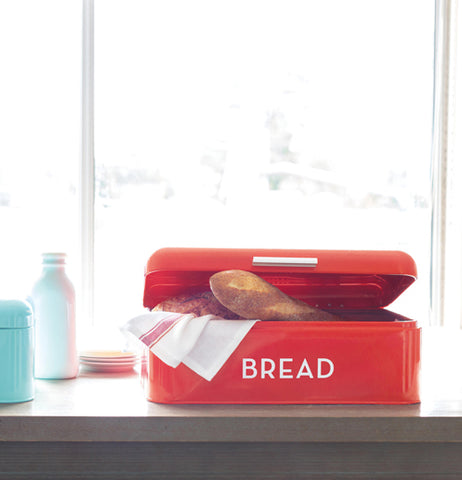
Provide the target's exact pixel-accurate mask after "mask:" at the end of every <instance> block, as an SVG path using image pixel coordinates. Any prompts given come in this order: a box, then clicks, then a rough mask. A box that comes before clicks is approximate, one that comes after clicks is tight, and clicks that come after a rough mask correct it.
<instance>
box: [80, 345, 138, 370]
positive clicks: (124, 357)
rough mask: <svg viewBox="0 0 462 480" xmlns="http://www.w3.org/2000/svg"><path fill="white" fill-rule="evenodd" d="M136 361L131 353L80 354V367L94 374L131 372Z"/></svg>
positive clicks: (90, 352)
mask: <svg viewBox="0 0 462 480" xmlns="http://www.w3.org/2000/svg"><path fill="white" fill-rule="evenodd" d="M138 360H139V359H138V356H137V355H136V354H135V353H132V352H120V351H112V350H103V351H86V352H81V353H80V363H81V365H82V366H83V367H85V368H86V369H87V370H92V371H94V372H125V371H127V370H132V369H133V367H134V366H135V365H136V364H137V363H138Z"/></svg>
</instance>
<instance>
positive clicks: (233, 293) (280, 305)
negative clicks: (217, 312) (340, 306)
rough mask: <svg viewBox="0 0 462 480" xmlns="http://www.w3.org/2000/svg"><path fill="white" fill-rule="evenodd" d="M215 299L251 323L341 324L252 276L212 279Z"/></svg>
mask: <svg viewBox="0 0 462 480" xmlns="http://www.w3.org/2000/svg"><path fill="white" fill-rule="evenodd" d="M210 288H211V290H212V292H213V295H214V296H215V298H216V299H217V300H218V301H219V302H220V303H221V304H222V305H224V306H225V307H226V308H227V309H228V310H231V311H232V312H234V313H236V314H237V315H239V316H241V317H243V318H247V319H259V320H279V321H287V320H292V321H338V320H340V318H339V317H337V316H336V315H333V314H331V313H329V312H326V311H324V310H320V309H318V308H315V307H311V306H309V305H307V304H306V303H305V302H302V301H301V300H298V299H296V298H293V297H290V296H289V295H287V294H285V293H283V292H281V290H279V289H278V288H277V287H275V286H274V285H272V284H271V283H269V282H267V281H266V280H264V279H263V278H261V277H259V276H258V275H255V274H253V273H251V272H246V271H243V270H225V271H222V272H218V273H215V274H213V275H212V276H211V277H210Z"/></svg>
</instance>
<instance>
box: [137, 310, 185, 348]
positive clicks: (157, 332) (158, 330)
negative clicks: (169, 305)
mask: <svg viewBox="0 0 462 480" xmlns="http://www.w3.org/2000/svg"><path fill="white" fill-rule="evenodd" d="M181 317H183V315H177V314H172V315H169V316H168V317H165V318H163V319H162V320H160V321H159V322H158V323H156V324H155V325H154V326H153V327H152V328H151V329H150V330H148V331H147V332H146V333H145V334H144V335H142V336H141V337H140V340H141V341H142V342H143V343H144V344H145V345H147V346H148V347H149V348H151V347H152V346H153V345H155V344H156V343H157V342H158V341H159V340H160V339H161V338H162V337H163V336H164V335H165V334H166V333H167V332H168V331H170V330H171V329H172V328H173V326H174V325H175V324H176V323H177V322H178V321H179V320H180V319H181Z"/></svg>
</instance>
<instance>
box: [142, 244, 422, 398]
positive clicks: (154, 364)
mask: <svg viewBox="0 0 462 480" xmlns="http://www.w3.org/2000/svg"><path fill="white" fill-rule="evenodd" d="M228 269H241V270H247V271H251V272H254V273H255V274H257V275H259V276H261V277H262V278H264V279H265V280H267V281H269V282H270V283H272V284H273V285H275V286H277V287H278V288H279V289H280V290H282V291H284V292H285V293H287V294H288V295H291V296H293V297H296V298H299V299H301V300H303V301H305V302H306V303H308V304H310V305H312V306H316V307H319V308H321V309H325V310H329V311H332V312H333V313H336V314H337V315H339V316H341V317H342V319H343V320H342V321H338V322H337V321H336V322H297V321H293V322H292V321H288V322H273V321H260V322H257V323H256V324H255V325H254V326H253V327H252V329H251V330H250V332H249V333H248V334H247V335H246V337H245V338H244V340H243V341H242V342H241V343H240V344H239V346H238V347H237V349H236V350H235V351H234V352H233V354H232V355H231V357H230V358H229V359H228V360H227V362H226V363H225V365H224V366H223V367H222V368H221V370H220V371H219V372H218V373H217V374H216V376H215V377H214V378H213V379H212V380H211V381H207V380H205V379H204V378H202V377H200V376H199V375H197V374H196V373H194V372H193V371H192V370H190V369H189V368H188V367H186V366H185V365H183V364H180V365H179V366H178V367H177V368H171V367H169V366H167V365H166V364H164V363H163V362H162V361H161V360H160V359H158V358H157V357H156V356H155V355H154V354H153V353H152V352H150V351H148V350H147V351H146V359H145V363H144V367H143V368H142V377H143V384H144V387H145V392H146V396H147V398H148V400H150V401H152V402H158V403H181V404H187V403H189V404H208V403H210V404H211V403H217V404H224V403H234V404H244V403H254V404H409V403H417V402H419V369H420V337H421V329H420V328H419V327H418V326H417V322H416V321H415V320H411V319H408V318H405V317H403V316H401V315H398V314H395V313H393V312H390V311H388V310H386V309H384V307H386V306H387V305H389V304H390V303H391V302H393V300H395V299H396V298H397V297H398V296H399V295H400V294H401V293H402V292H403V291H404V290H406V288H408V287H409V286H410V285H411V284H412V283H413V282H414V281H415V279H416V275H417V272H416V265H415V263H414V261H413V259H412V258H411V257H410V256H409V255H407V254H405V253H403V252H399V251H340V250H338V251H335V250H334V251H332V250H280V249H278V250H268V249H198V248H191V249H161V250H158V251H157V252H155V253H154V254H153V255H152V256H151V258H150V259H149V261H148V264H147V267H146V273H145V291H144V306H145V307H147V308H150V309H151V308H153V307H154V306H156V305H157V304H158V303H159V302H161V301H163V300H165V299H166V298H169V297H171V296H175V295H178V294H180V293H185V292H191V293H192V292H195V291H201V290H204V288H207V287H208V285H209V283H208V282H209V277H210V276H211V275H212V274H213V273H215V272H218V271H222V270H228ZM229 321H232V320H229Z"/></svg>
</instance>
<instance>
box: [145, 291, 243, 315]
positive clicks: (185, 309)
mask: <svg viewBox="0 0 462 480" xmlns="http://www.w3.org/2000/svg"><path fill="white" fill-rule="evenodd" d="M153 310H154V311H156V310H162V311H164V312H174V313H192V314H194V315H197V316H198V317H201V316H202V315H216V316H217V317H221V318H224V319H226V320H234V319H238V318H239V315H236V314H235V313H233V312H231V311H230V310H228V309H227V308H226V307H224V306H223V305H222V304H221V303H220V302H219V301H218V300H217V299H216V298H215V297H214V295H213V293H212V292H211V291H210V290H206V291H202V292H199V293H194V294H187V293H186V294H182V295H178V296H175V297H171V298H168V299H167V300H164V301H163V302H161V303H159V304H158V305H156V306H155V307H154V308H153Z"/></svg>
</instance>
